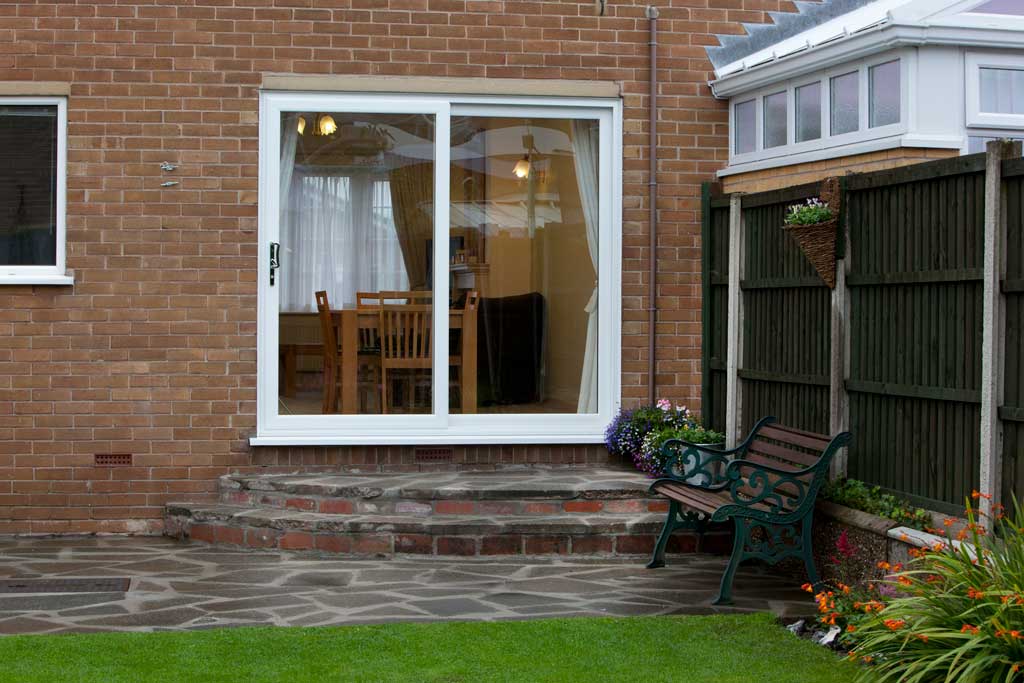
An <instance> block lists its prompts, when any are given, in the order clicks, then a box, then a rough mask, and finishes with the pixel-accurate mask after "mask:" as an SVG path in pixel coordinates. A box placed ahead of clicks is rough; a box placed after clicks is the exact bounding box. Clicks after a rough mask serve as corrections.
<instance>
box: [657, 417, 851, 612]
mask: <svg viewBox="0 0 1024 683" xmlns="http://www.w3.org/2000/svg"><path fill="white" fill-rule="evenodd" d="M849 442H850V433H849V432H843V433H841V434H837V435H836V436H834V437H832V438H829V437H828V436H826V435H824V434H815V433H813V432H806V431H803V430H800V429H794V428H792V427H786V426H785V425H780V424H777V423H776V421H775V418H774V417H766V418H764V419H762V420H761V421H760V422H758V423H757V424H756V425H755V426H754V428H753V430H751V432H750V434H749V435H748V436H747V438H746V439H745V440H744V441H743V443H741V444H740V445H738V446H737V447H736V448H732V449H729V450H721V449H716V448H713V447H708V446H701V445H698V444H692V443H688V442H686V441H681V440H678V439H673V440H671V441H668V442H667V443H666V444H665V445H664V447H663V448H662V454H663V455H664V456H665V457H666V476H664V477H662V478H661V479H658V480H657V481H655V482H654V483H653V484H651V488H650V490H651V491H652V492H655V493H659V494H661V495H663V496H665V497H666V498H668V499H669V501H670V505H669V510H668V517H667V518H666V519H665V526H664V528H663V529H662V532H661V536H660V537H659V538H658V543H657V545H656V546H655V548H654V557H653V558H652V559H651V562H650V564H648V565H647V567H648V568H649V569H655V568H657V567H664V566H665V545H666V544H667V543H668V539H669V537H670V536H671V535H672V533H673V532H674V531H676V530H678V529H688V530H691V531H695V532H696V533H697V534H698V538H700V537H703V534H704V532H705V531H706V530H707V527H708V525H709V524H711V523H713V522H725V521H727V520H730V519H731V520H732V521H733V523H734V524H735V529H736V531H735V536H734V538H733V547H732V556H731V558H730V559H729V566H728V567H727V568H726V570H725V574H723V576H722V585H721V588H720V590H719V593H718V597H717V598H716V599H715V604H716V605H726V604H730V603H731V601H732V581H733V577H734V576H735V574H736V568H737V567H738V566H739V564H740V563H741V562H743V561H744V560H747V559H759V560H763V561H765V562H768V563H770V564H775V563H776V562H779V561H780V560H783V559H785V558H787V557H799V558H801V559H802V560H803V561H804V565H805V566H806V568H807V576H808V577H809V579H810V583H811V584H812V585H817V584H818V583H819V582H820V579H819V578H818V572H817V570H816V569H815V567H814V557H813V555H812V553H811V519H812V516H813V512H814V499H815V498H816V497H817V495H818V490H819V489H820V488H821V486H822V484H824V483H825V481H826V480H827V479H828V472H829V463H830V462H831V460H832V456H833V455H835V453H836V451H838V450H839V449H840V448H843V447H844V446H846V445H847V444H848V443H849ZM698 547H700V546H699V545H698Z"/></svg>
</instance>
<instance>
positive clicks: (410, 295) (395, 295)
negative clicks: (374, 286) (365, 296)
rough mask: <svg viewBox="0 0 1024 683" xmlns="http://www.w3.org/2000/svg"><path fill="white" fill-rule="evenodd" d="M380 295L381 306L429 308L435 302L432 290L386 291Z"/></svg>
mask: <svg viewBox="0 0 1024 683" xmlns="http://www.w3.org/2000/svg"><path fill="white" fill-rule="evenodd" d="M378 294H379V295H380V304H381V305H383V304H390V305H398V304H406V305H409V306H429V305H430V304H432V303H433V302H434V293H433V292H432V291H430V290H422V291H421V290H385V291H382V292H378Z"/></svg>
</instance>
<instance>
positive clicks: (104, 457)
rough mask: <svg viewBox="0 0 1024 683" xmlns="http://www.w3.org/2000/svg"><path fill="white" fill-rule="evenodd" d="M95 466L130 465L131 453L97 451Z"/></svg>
mask: <svg viewBox="0 0 1024 683" xmlns="http://www.w3.org/2000/svg"><path fill="white" fill-rule="evenodd" d="M95 458H96V460H95V464H96V467H131V466H132V454H131V453H97V454H96V455H95Z"/></svg>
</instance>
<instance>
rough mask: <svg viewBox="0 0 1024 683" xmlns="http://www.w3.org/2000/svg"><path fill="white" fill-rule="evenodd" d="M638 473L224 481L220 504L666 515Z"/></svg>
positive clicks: (341, 510) (423, 513)
mask: <svg viewBox="0 0 1024 683" xmlns="http://www.w3.org/2000/svg"><path fill="white" fill-rule="evenodd" d="M650 484H651V480H650V479H648V478H647V477H645V476H643V475H642V474H640V473H638V472H636V471H634V470H625V469H611V468H588V469H586V470H582V469H530V470H517V471H489V472H411V473H399V474H393V473H392V474H291V475H259V474H257V475H237V474H236V475H227V476H224V477H221V480H220V499H221V502H224V503H228V504H232V505H244V506H257V507H270V508H279V509H293V510H301V511H308V512H321V513H327V514H357V515H373V514H385V515H386V514H392V515H402V516H414V517H429V516H433V515H445V516H448V515H487V516H528V515H537V516H545V515H554V514H561V513H572V514H576V513H587V514H597V513H611V514H643V513H662V514H664V513H665V512H667V510H668V504H667V503H666V502H665V501H664V499H658V498H656V497H654V496H652V495H651V494H649V493H648V490H647V489H648V487H649V486H650Z"/></svg>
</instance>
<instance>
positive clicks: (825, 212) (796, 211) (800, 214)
mask: <svg viewBox="0 0 1024 683" xmlns="http://www.w3.org/2000/svg"><path fill="white" fill-rule="evenodd" d="M833 215H835V214H834V212H833V211H832V208H831V207H830V206H829V205H828V204H826V203H825V202H823V201H821V200H820V199H817V198H815V199H808V200H807V202H806V203H804V204H794V205H792V206H790V207H789V209H787V211H786V219H785V221H786V225H814V224H815V223H824V222H825V221H828V220H831V219H832V216H833Z"/></svg>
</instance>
